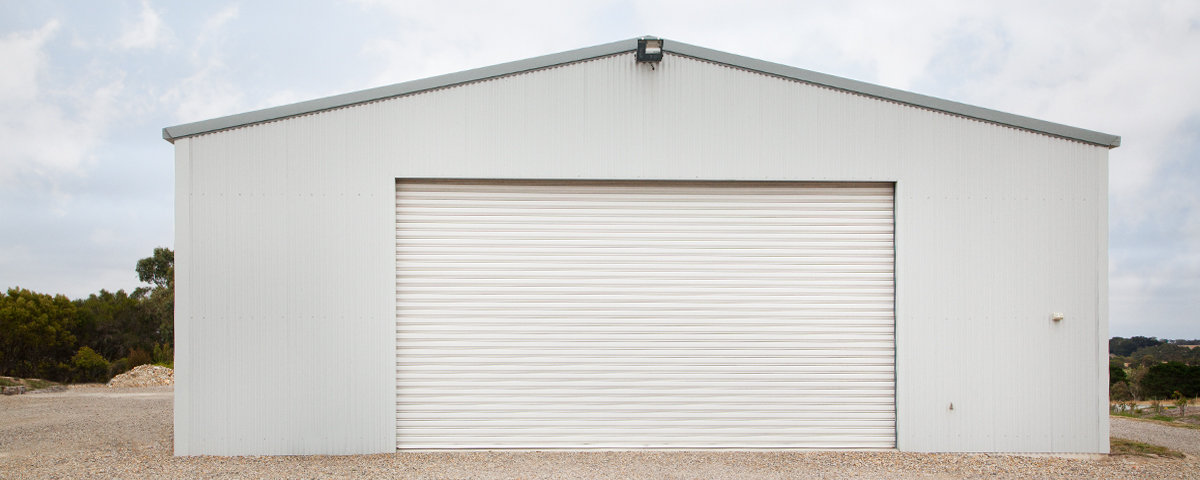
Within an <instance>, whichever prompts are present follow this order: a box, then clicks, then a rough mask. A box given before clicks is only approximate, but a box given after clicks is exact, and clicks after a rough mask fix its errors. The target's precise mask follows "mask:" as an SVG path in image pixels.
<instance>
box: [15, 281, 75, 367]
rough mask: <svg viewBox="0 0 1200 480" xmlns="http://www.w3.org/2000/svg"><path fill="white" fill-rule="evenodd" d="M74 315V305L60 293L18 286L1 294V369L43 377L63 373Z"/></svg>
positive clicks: (72, 339)
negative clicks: (32, 290)
mask: <svg viewBox="0 0 1200 480" xmlns="http://www.w3.org/2000/svg"><path fill="white" fill-rule="evenodd" d="M75 317H76V310H75V306H74V305H73V304H72V303H71V301H70V300H68V299H67V297H65V296H62V295H56V296H54V297H51V296H50V295H46V294H42V293H35V292H31V291H29V290H25V289H21V288H10V289H8V293H7V294H3V293H0V372H3V373H5V374H8V375H13V376H19V377H32V376H40V377H43V378H52V377H58V376H60V375H62V374H66V369H67V368H68V367H67V365H66V361H67V359H69V358H70V357H71V352H72V350H73V348H74V346H75V336H74V335H73V334H72V333H71V329H72V328H73V327H74V326H75ZM60 364H61V365H60ZM54 379H56V380H57V379H59V378H54Z"/></svg>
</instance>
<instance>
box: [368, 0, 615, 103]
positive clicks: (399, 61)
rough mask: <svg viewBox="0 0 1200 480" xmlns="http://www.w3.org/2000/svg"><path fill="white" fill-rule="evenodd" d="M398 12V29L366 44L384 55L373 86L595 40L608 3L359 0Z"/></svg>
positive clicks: (370, 5) (487, 63) (370, 6)
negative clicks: (382, 64) (598, 19)
mask: <svg viewBox="0 0 1200 480" xmlns="http://www.w3.org/2000/svg"><path fill="white" fill-rule="evenodd" d="M358 3H360V4H362V5H364V6H366V7H367V8H368V9H369V10H371V11H375V10H381V11H383V12H385V13H386V14H388V15H390V16H391V17H392V18H394V20H395V22H396V28H394V29H393V30H392V31H393V32H395V33H394V35H391V36H387V37H382V38H377V39H375V40H373V41H372V42H370V43H368V44H367V45H366V47H365V48H366V50H367V52H368V53H371V54H374V55H376V56H378V57H382V59H383V63H384V67H383V70H382V72H381V73H380V74H379V75H377V76H376V77H375V78H374V79H372V80H371V81H370V82H369V85H371V86H378V85H386V84H391V83H396V82H400V81H404V80H413V79H417V78H425V77H430V76H434V75H440V74H445V73H452V72H456V71H460V70H465V69H469V68H474V67H482V66H486V65H492V64H495V63H501V62H506V61H513V60H521V59H523V58H527V57H531V56H536V55H544V54H549V53H555V52H559V51H563V50H570V49H573V48H581V47H587V46H591V44H592V43H594V42H596V41H612V40H617V39H616V38H608V39H603V38H601V39H596V38H593V36H594V35H596V33H597V30H596V29H595V28H590V27H592V24H593V23H594V19H595V18H596V17H597V16H598V15H599V14H600V13H601V12H602V11H603V10H604V8H605V4H604V3H598V2H592V3H575V2H538V3H524V4H522V3H517V2H489V1H482V0H481V1H465V2H446V1H437V0H414V1H400V0H360V1H359V2H358Z"/></svg>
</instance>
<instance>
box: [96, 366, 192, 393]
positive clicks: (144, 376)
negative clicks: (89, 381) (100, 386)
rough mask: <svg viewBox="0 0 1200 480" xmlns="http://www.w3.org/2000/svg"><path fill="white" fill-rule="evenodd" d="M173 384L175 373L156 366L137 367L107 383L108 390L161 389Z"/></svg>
mask: <svg viewBox="0 0 1200 480" xmlns="http://www.w3.org/2000/svg"><path fill="white" fill-rule="evenodd" d="M174 384H175V371H174V370H171V369H169V368H167V367H160V366H158V365H138V366H136V367H133V370H130V371H128V372H125V373H122V374H120V375H117V376H115V377H113V378H112V380H109V381H108V385H107V386H108V388H116V387H161V386H166V385H174Z"/></svg>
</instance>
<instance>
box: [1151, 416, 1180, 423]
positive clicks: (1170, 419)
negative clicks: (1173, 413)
mask: <svg viewBox="0 0 1200 480" xmlns="http://www.w3.org/2000/svg"><path fill="white" fill-rule="evenodd" d="M1150 419H1151V420H1158V421H1160V422H1174V421H1175V417H1168V416H1166V415H1155V416H1153V417H1150Z"/></svg>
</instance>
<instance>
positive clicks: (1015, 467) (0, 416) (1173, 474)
mask: <svg viewBox="0 0 1200 480" xmlns="http://www.w3.org/2000/svg"><path fill="white" fill-rule="evenodd" d="M172 399H173V394H172V387H151V388H120V389H104V388H84V389H72V390H70V391H67V392H63V393H54V394H26V395H17V396H12V397H0V478H5V479H9V478H89V477H90V478H111V477H118V478H198V477H200V478H419V479H424V478H430V479H433V478H471V479H493V478H494V479H502V478H529V479H534V478H547V479H550V478H553V479H575V478H580V479H582V478H588V479H592V478H605V479H607V478H654V479H685V478H687V479H690V478H697V479H699V478H714V479H742V478H746V479H751V478H753V479H783V478H845V477H855V478H979V477H988V478H1200V463H1197V459H1196V458H1188V459H1186V460H1175V459H1146V458H1140V457H1110V458H1105V459H1103V460H1095V461H1091V460H1070V459H1062V458H1027V457H1016V456H1006V455H969V454H920V453H907V452H894V451H885V452H828V451H826V452H808V451H782V452H695V451H693V452H667V451H643V452H455V453H394V454H382V455H352V456H308V457H229V458H227V457H187V458H175V457H172V456H171V448H172V447H171V406H172ZM1116 429H1117V427H1116V426H1115V422H1114V432H1115V431H1116ZM1114 435H1115V433H1114Z"/></svg>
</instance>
